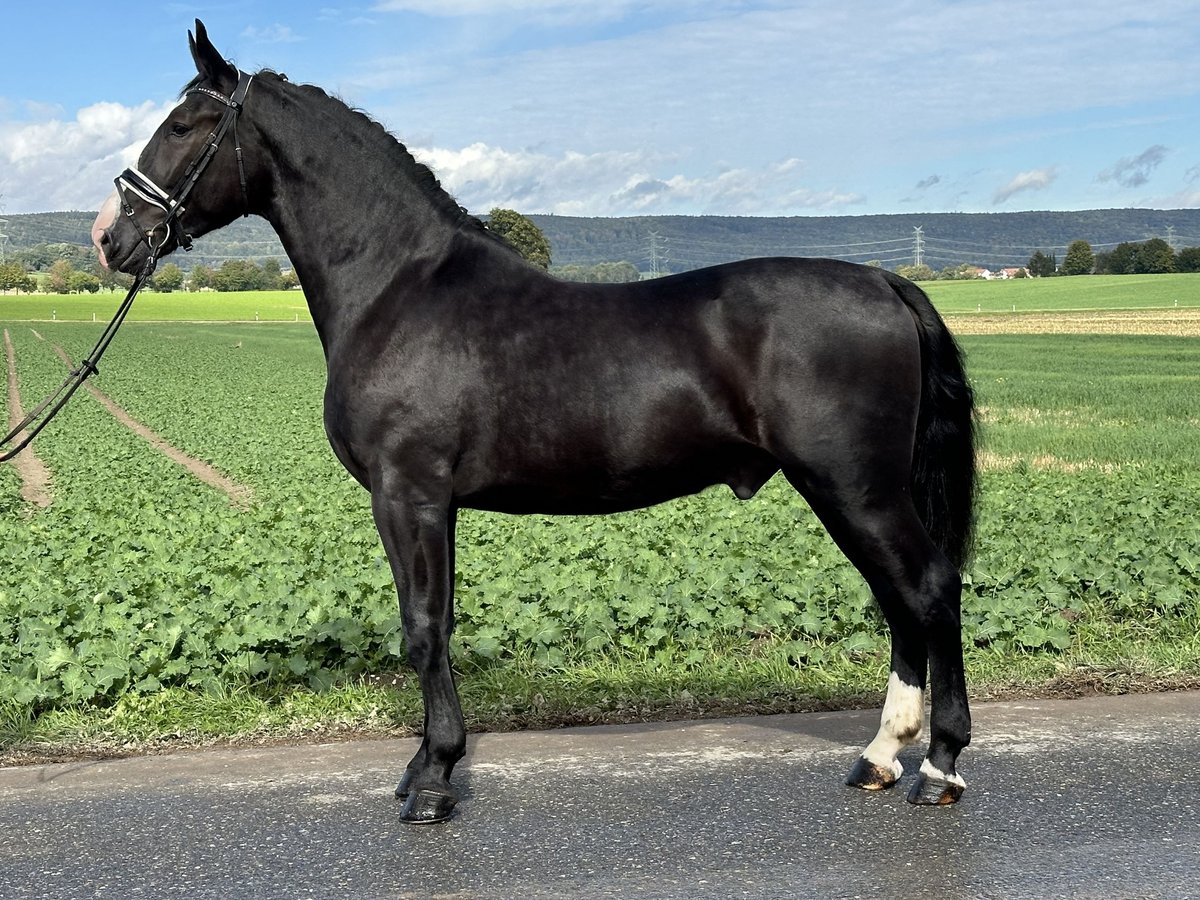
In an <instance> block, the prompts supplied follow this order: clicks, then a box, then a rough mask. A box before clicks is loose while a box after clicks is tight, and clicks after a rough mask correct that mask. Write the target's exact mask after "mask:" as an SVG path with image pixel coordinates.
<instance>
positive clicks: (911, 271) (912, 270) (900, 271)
mask: <svg viewBox="0 0 1200 900" xmlns="http://www.w3.org/2000/svg"><path fill="white" fill-rule="evenodd" d="M896 274H897V275H899V276H901V277H903V278H907V279H908V280H909V281H933V280H934V279H935V278H937V273H936V272H934V271H933V269H932V268H930V267H929V266H927V265H925V263H921V264H920V265H919V266H897V267H896Z"/></svg>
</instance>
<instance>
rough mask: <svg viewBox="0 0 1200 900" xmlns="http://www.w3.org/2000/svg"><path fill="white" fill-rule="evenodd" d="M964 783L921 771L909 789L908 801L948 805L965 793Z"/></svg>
mask: <svg viewBox="0 0 1200 900" xmlns="http://www.w3.org/2000/svg"><path fill="white" fill-rule="evenodd" d="M963 787H964V786H963V785H962V784H961V783H959V782H955V781H950V780H948V779H945V778H934V777H932V776H929V775H926V774H925V773H924V772H921V773H920V774H919V775H917V780H916V781H914V782H913V785H912V787H911V788H909V789H908V802H909V803H912V804H915V805H917V806H948V805H950V804H951V803H957V802H958V798H959V797H961V796H962V795H963Z"/></svg>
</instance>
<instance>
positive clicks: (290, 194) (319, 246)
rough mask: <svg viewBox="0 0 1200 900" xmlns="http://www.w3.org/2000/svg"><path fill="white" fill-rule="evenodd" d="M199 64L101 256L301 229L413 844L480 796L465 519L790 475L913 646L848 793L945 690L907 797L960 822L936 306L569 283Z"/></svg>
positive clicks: (959, 422) (892, 777)
mask: <svg viewBox="0 0 1200 900" xmlns="http://www.w3.org/2000/svg"><path fill="white" fill-rule="evenodd" d="M189 39H190V45H191V50H192V56H193V58H194V60H195V63H196V68H197V70H198V75H197V76H196V78H195V79H194V80H193V81H192V82H191V84H190V85H189V86H188V87H187V88H186V89H185V92H184V95H183V99H182V101H181V102H180V104H179V105H178V106H177V107H176V108H175V109H174V110H173V111H172V112H171V114H170V115H169V116H168V117H167V119H166V120H165V121H164V122H163V124H162V125H161V126H160V127H159V128H158V130H157V131H156V132H155V134H154V136H153V137H152V138H151V140H150V142H149V144H147V146H146V149H145V150H144V151H143V152H142V155H141V158H140V161H139V167H140V171H139V170H127V171H126V173H124V174H123V176H122V177H121V178H119V179H117V184H118V193H117V195H114V199H113V200H112V201H111V202H110V203H109V204H106V207H105V210H104V211H102V213H101V216H100V217H99V218H98V219H97V222H96V226H95V228H94V230H93V235H94V238H95V240H96V244H97V246H98V247H99V249H100V250H101V254H102V257H103V258H104V260H105V261H106V263H107V264H108V265H110V266H112V267H113V268H116V269H120V270H121V271H125V272H136V271H139V270H140V269H142V268H143V267H144V265H145V263H146V260H147V259H148V257H149V256H151V255H152V254H153V255H155V256H157V255H163V254H165V253H170V252H171V251H172V250H173V249H175V248H176V247H177V246H179V245H180V244H181V243H183V244H186V243H187V241H188V240H189V234H190V235H201V234H204V233H206V232H209V231H212V230H213V229H216V228H220V227H222V226H224V225H226V224H228V223H229V222H231V221H232V220H233V219H235V218H236V217H237V216H239V215H242V214H250V213H254V214H256V215H260V216H263V217H264V218H265V219H266V220H267V221H268V222H270V223H271V225H273V226H274V228H275V230H276V231H277V232H278V233H279V236H280V238H281V239H282V241H283V244H284V247H285V248H286V250H287V253H288V256H289V258H290V259H291V261H292V262H293V264H294V265H295V267H296V272H297V274H298V275H299V278H300V281H301V283H302V284H303V287H304V293H305V296H306V297H307V298H308V303H309V306H310V308H311V310H312V317H313V321H314V322H315V323H316V328H317V331H318V333H319V335H320V339H321V342H322V344H323V346H324V350H325V358H326V362H327V366H328V384H327V388H326V393H325V428H326V431H327V432H328V435H329V440H330V443H331V444H332V445H333V450H334V452H335V453H336V454H337V457H338V459H339V460H340V461H341V462H342V464H343V465H344V466H345V467H346V468H347V469H348V470H349V471H350V473H351V474H352V475H353V476H354V477H355V478H356V479H357V480H358V481H359V482H360V483H361V484H362V485H363V487H365V488H366V489H367V490H368V491H370V492H371V502H372V510H373V513H374V518H375V523H376V525H377V527H378V529H379V534H380V536H381V538H382V540H383V545H384V547H385V549H386V551H387V555H388V559H389V560H390V562H391V567H392V571H393V574H394V576H395V580H396V585H397V589H398V591H399V597H400V607H401V610H402V615H403V621H404V633H405V638H406V641H407V648H408V656H409V659H410V661H411V663H412V665H413V666H414V667H415V668H416V671H417V674H418V676H419V679H420V684H421V691H422V694H423V697H424V702H425V728H424V740H423V741H422V743H421V747H420V749H419V750H418V751H417V754H416V756H414V757H413V759H412V761H411V762H410V763H409V764H408V767H407V769H406V770H405V772H404V776H403V778H402V779H401V780H400V784H399V787H398V788H397V789H396V794H397V796H398V797H400V798H403V799H404V801H405V802H404V805H403V809H402V812H401V818H402V819H404V820H405V821H409V822H432V821H440V820H443V819H445V818H447V817H448V816H449V815H450V814H451V811H452V809H453V807H454V804H455V802H456V800H457V797H456V795H455V791H454V789H453V788H452V787H451V785H450V780H449V779H450V774H451V770H452V769H453V768H454V765H455V763H457V762H458V760H459V759H460V758H461V757H462V755H463V752H464V749H465V744H466V732H465V728H464V724H463V717H462V712H461V710H460V708H459V701H458V696H457V692H456V689H455V685H454V679H453V677H452V675H451V669H450V658H449V653H448V641H449V638H450V634H451V630H452V628H453V598H452V590H453V585H454V574H453V570H454V525H455V517H456V514H457V512H458V510H459V509H461V508H464V507H465V508H472V509H488V510H497V511H501V512H508V513H576V514H578V513H607V512H614V511H618V510H628V509H634V508H638V507H644V506H648V505H650V504H655V503H659V502H661V501H664V500H669V499H671V498H674V497H679V496H681V495H685V494H690V493H694V492H696V491H700V490H702V489H703V488H705V487H708V486H710V485H715V484H726V485H728V486H729V487H730V488H731V489H732V490H733V493H734V494H736V495H737V497H738V498H739V499H742V500H748V499H749V498H750V497H752V496H753V495H754V494H755V492H756V491H758V489H759V488H760V487H762V485H763V484H764V483H765V482H766V481H767V479H769V478H770V477H771V476H772V475H773V474H775V473H776V472H779V471H782V472H783V474H784V476H785V477H786V478H787V480H788V481H789V482H790V483H791V484H792V485H793V486H794V487H795V488H796V490H797V491H799V492H800V493H801V494H802V495H803V496H804V497H805V499H806V500H807V501H808V503H809V504H810V505H811V506H812V508H813V509H814V510H815V511H816V513H817V515H818V516H819V517H820V519H821V521H822V522H823V523H824V525H825V526H826V528H827V529H828V530H829V533H830V534H831V535H832V537H833V539H834V540H835V541H836V542H837V544H838V546H839V547H840V548H841V549H842V551H843V552H844V553H845V554H846V556H847V557H848V558H849V559H850V560H851V562H852V563H853V564H854V565H855V566H856V567H857V568H858V570H859V571H860V572H861V573H862V575H863V577H864V578H865V579H866V580H867V582H868V583H869V585H870V587H871V589H872V591H873V592H874V595H875V597H876V598H877V600H878V602H879V605H880V606H881V608H882V610H883V612H884V615H885V617H886V619H887V623H888V626H889V628H890V630H891V635H892V675H891V678H890V679H889V684H888V694H887V700H886V702H885V706H884V710H883V716H882V724H881V726H880V729H879V733H878V734H877V736H876V737H875V739H874V740H873V741H872V742H871V744H870V745H869V746H868V747H867V749H866V750H865V751H864V752H863V755H862V757H861V758H860V759H858V760H857V762H856V763H855V765H854V767H853V768H852V770H851V772H850V775H849V777H848V778H847V783H848V784H851V785H856V786H858V787H863V788H869V789H877V788H884V787H890V786H891V785H893V784H895V782H896V781H897V780H898V778H899V777H900V774H901V767H900V764H899V762H898V761H897V759H896V755H897V752H898V751H899V750H900V749H901V748H902V747H903V746H905V745H906V744H908V743H910V742H911V741H913V740H915V739H916V737H917V735H918V734H919V732H920V730H921V726H922V718H923V717H922V712H923V704H922V698H923V692H924V686H925V679H926V674H927V672H928V675H929V678H930V681H931V693H932V699H931V702H932V712H931V715H930V744H929V751H928V754H927V756H926V758H925V760H924V763H923V764H922V766H921V772H920V774H919V775H918V777H917V779H916V781H915V783H914V784H913V786H912V789H911V791H910V793H909V795H908V799H909V800H911V801H913V802H914V803H920V804H935V803H952V802H954V801H955V800H957V799H958V797H959V796H960V795H961V793H962V789H963V786H964V785H963V781H962V779H961V778H960V777H959V775H958V774H957V771H956V769H955V761H956V759H957V758H958V755H959V753H960V751H961V750H962V749H963V747H965V746H966V745H967V743H968V742H969V740H970V713H969V710H968V705H967V693H966V684H965V679H964V676H963V659H962V646H961V638H960V594H961V581H960V577H959V568H960V567H961V565H962V564H963V562H964V559H965V557H966V555H967V553H968V550H969V545H970V538H971V528H972V521H973V506H974V480H975V451H974V431H973V425H974V412H973V397H972V392H971V389H970V387H969V385H968V383H967V380H966V378H965V375H964V372H963V367H962V360H961V356H960V353H959V351H958V348H957V347H956V345H955V343H954V341H953V339H952V338H951V336H950V334H949V332H948V331H947V330H946V327H945V325H944V324H943V323H942V321H941V319H940V318H939V316H938V314H937V313H936V312H935V311H934V309H933V307H932V306H931V305H930V303H929V299H928V298H927V297H926V296H925V294H924V293H923V292H922V291H921V290H919V289H918V288H917V287H915V286H914V285H912V284H911V283H909V282H908V281H906V280H904V279H903V278H900V277H898V276H896V275H893V274H892V273H890V272H886V271H883V270H881V269H876V268H868V267H864V266H857V265H852V264H849V263H843V262H838V261H834V260H823V259H779V258H776V259H756V260H747V261H743V262H737V263H731V264H728V265H724V266H717V267H714V268H708V269H701V270H698V271H693V272H687V273H684V274H681V275H673V276H670V277H666V278H660V279H657V280H653V281H645V282H640V283H636V284H626V285H604V286H600V285H581V284H567V283H563V282H560V281H557V280H556V279H554V278H552V277H550V276H549V275H547V274H546V273H545V272H544V271H542V270H540V269H538V268H536V267H534V266H532V265H530V264H528V263H526V262H525V261H524V260H523V259H522V258H521V257H520V256H519V255H518V254H517V253H515V252H513V251H512V250H511V249H509V247H508V246H507V245H506V244H505V243H504V242H502V241H501V240H500V239H498V238H497V237H496V236H495V235H493V234H492V233H490V232H489V231H488V230H487V227H486V226H485V225H483V224H481V223H480V222H479V221H478V220H476V219H474V218H472V217H470V216H468V215H467V214H466V213H465V212H464V210H462V209H461V208H460V207H459V206H458V205H457V204H456V203H455V202H454V200H453V199H452V198H451V197H450V196H449V195H448V194H446V193H445V192H444V191H443V190H442V189H441V188H440V186H439V185H438V182H437V181H436V179H435V178H434V177H433V175H432V174H431V173H430V171H429V170H428V169H427V168H425V167H424V166H422V165H420V164H418V163H416V162H415V161H414V160H413V158H412V157H411V156H410V155H409V153H408V151H407V150H406V149H405V148H404V147H403V146H402V145H401V144H400V143H399V142H398V141H397V140H396V139H395V138H394V137H392V136H391V135H390V134H388V133H387V132H386V131H385V130H384V129H383V128H382V127H381V126H380V125H378V124H377V123H375V122H373V121H371V120H370V119H368V118H367V117H366V116H365V115H362V114H361V113H359V112H356V111H354V110H352V109H350V108H349V107H347V106H346V105H345V104H344V103H342V102H340V101H338V100H336V99H333V98H331V97H329V96H328V95H327V94H326V93H325V92H323V91H321V90H320V89H318V88H315V87H311V86H307V85H297V84H292V83H289V82H288V81H287V80H286V79H285V78H284V77H283V76H281V75H277V74H274V73H271V72H265V71H264V72H259V73H257V74H256V75H254V76H253V77H251V76H249V75H246V74H244V73H241V72H239V71H238V70H237V69H236V68H235V67H234V66H233V65H231V64H229V63H228V62H226V61H225V60H224V59H223V58H222V56H221V54H220V53H218V52H217V50H216V48H214V47H213V45H212V43H211V42H210V41H209V39H208V36H207V34H206V32H205V30H204V26H203V25H202V24H201V23H200V22H199V21H197V23H196V34H195V37H194V38H192V37H191V36H190V35H189ZM230 125H232V127H230ZM159 185H166V186H174V190H173V191H171V192H170V193H168V191H167V190H166V189H165V188H160V187H158V186H159ZM193 186H195V191H194V192H193V191H191V188H192V187H193ZM189 194H190V196H189ZM118 206H120V207H121V209H122V210H123V211H124V214H123V215H118V214H117V212H116V210H117V207H118Z"/></svg>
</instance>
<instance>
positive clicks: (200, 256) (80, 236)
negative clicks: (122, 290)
mask: <svg viewBox="0 0 1200 900" xmlns="http://www.w3.org/2000/svg"><path fill="white" fill-rule="evenodd" d="M95 220H96V213H95V212H94V211H93V212H87V211H81V210H71V211H69V212H46V213H27V214H24V215H10V216H4V217H0V235H7V237H8V240H7V241H4V240H3V238H0V250H3V251H5V252H10V253H11V252H14V251H17V250H24V249H26V248H28V247H32V246H34V245H36V244H76V245H79V246H84V247H90V246H91V245H92V238H91V232H92V223H93V222H94V221H95ZM268 258H274V259H278V260H280V261H281V262H282V261H283V260H285V259H286V258H287V256H286V254H285V253H284V252H283V245H282V244H280V243H279V238H278V237H276V236H275V232H274V230H273V229H272V228H271V226H270V225H268V224H267V222H266V221H265V220H264V219H260V218H258V217H257V216H252V217H250V218H248V219H238V220H237V221H236V222H234V223H233V224H232V225H229V226H228V227H226V228H222V229H221V230H220V231H217V232H214V233H212V234H209V235H206V236H205V237H202V238H200V239H199V240H198V241H196V242H195V245H194V247H193V249H192V251H191V252H190V253H177V254H175V255H174V256H173V257H171V261H172V262H174V263H176V264H177V265H179V266H180V267H181V268H184V269H190V268H192V267H193V266H196V265H201V264H203V265H206V266H212V267H213V268H216V267H218V266H220V265H221V263H223V262H224V261H225V260H227V259H255V260H263V259H268Z"/></svg>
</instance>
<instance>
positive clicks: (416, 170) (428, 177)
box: [179, 69, 518, 253]
mask: <svg viewBox="0 0 1200 900" xmlns="http://www.w3.org/2000/svg"><path fill="white" fill-rule="evenodd" d="M263 75H270V76H273V77H275V78H277V79H279V80H280V81H281V82H284V83H286V84H288V85H290V86H291V87H293V88H295V89H296V90H299V91H301V92H302V93H305V94H307V95H309V96H315V97H317V98H318V99H319V100H324V101H328V102H330V103H333V104H335V105H336V106H337V107H340V108H341V109H343V110H345V112H346V113H348V114H349V117H350V119H351V121H357V122H360V123H363V124H366V125H367V126H368V128H369V130H371V131H372V132H374V133H376V134H377V135H379V136H380V137H383V138H386V140H385V141H382V142H381V143H382V145H383V146H386V147H387V148H388V152H389V154H390V155H391V156H392V158H393V159H394V160H395V164H396V167H397V168H398V169H399V170H401V171H403V172H406V173H408V176H409V179H410V180H411V181H412V183H413V184H415V185H417V187H419V188H420V189H421V191H422V193H423V194H425V196H426V197H428V198H429V200H430V201H432V202H433V204H434V206H435V207H437V208H438V209H440V210H441V211H442V212H443V213H445V214H447V215H448V216H449V217H450V220H451V221H452V222H453V223H454V224H455V225H458V226H459V227H464V228H467V229H469V230H472V231H478V232H480V233H482V234H484V235H486V236H487V237H489V238H491V239H492V240H494V241H496V242H498V243H499V244H501V245H502V246H504V247H505V248H506V249H509V250H512V251H513V252H514V253H516V252H518V251H517V250H516V248H515V247H513V246H512V245H511V244H510V243H509V242H508V241H506V240H504V238H502V237H500V235H498V234H496V233H495V232H493V231H491V230H490V229H489V228H488V226H487V223H486V222H484V221H483V220H482V219H480V218H478V217H477V216H473V215H471V214H470V213H469V212H468V211H467V209H466V207H464V206H462V205H461V204H460V203H459V202H458V201H457V200H456V199H454V197H453V196H452V195H451V194H450V192H449V191H447V190H446V189H445V188H444V187H442V183H441V182H440V181H439V180H438V178H437V176H436V175H435V174H434V173H433V170H432V169H430V168H429V166H427V165H425V163H423V162H419V161H418V160H417V159H416V157H414V156H413V155H412V153H411V152H410V151H409V149H408V148H407V147H406V146H405V145H404V144H403V142H401V141H400V139H399V138H397V137H396V135H394V134H392V132H390V131H388V129H387V128H385V127H384V126H383V125H382V124H381V123H380V122H378V121H376V120H375V119H374V118H372V117H371V116H370V115H369V114H368V113H366V112H365V111H364V110H362V109H359V108H358V107H354V106H351V105H350V104H349V103H347V102H346V101H345V100H343V99H341V98H340V97H336V96H334V95H332V94H330V93H329V92H328V91H326V90H325V89H324V88H322V87H320V86H319V85H315V84H301V83H296V82H291V81H288V78H287V76H286V75H284V74H282V73H281V72H276V71H275V70H274V69H260V70H259V71H258V72H256V73H255V77H256V78H257V77H261V76H263ZM204 82H205V77H204V76H203V75H197V76H196V77H195V78H193V79H192V80H191V81H189V82H188V83H187V84H185V85H184V86H183V88H182V90H180V92H179V96H180V98H182V97H184V96H185V95H186V94H187V93H188V91H191V90H194V89H196V88H198V87H201V86H204Z"/></svg>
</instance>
